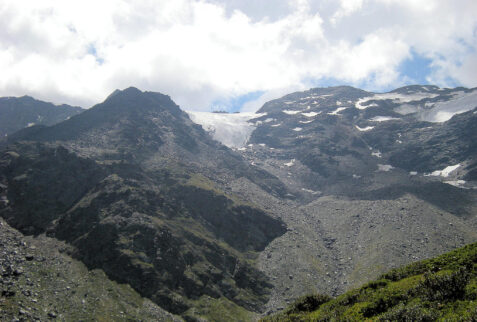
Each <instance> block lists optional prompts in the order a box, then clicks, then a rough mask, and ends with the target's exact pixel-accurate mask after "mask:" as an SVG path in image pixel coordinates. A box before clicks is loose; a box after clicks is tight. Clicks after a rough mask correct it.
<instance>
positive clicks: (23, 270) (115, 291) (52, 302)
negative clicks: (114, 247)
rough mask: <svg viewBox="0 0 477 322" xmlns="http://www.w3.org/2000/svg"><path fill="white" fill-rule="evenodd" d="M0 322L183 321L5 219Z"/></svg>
mask: <svg viewBox="0 0 477 322" xmlns="http://www.w3.org/2000/svg"><path fill="white" fill-rule="evenodd" d="M0 245H1V250H0V253H1V256H0V277H1V278H0V292H1V297H0V320H2V321H48V320H60V321H73V320H76V321H78V320H83V321H97V320H103V319H106V320H111V319H113V320H115V321H130V320H135V321H151V320H160V321H181V320H182V319H180V318H179V317H174V316H173V315H171V314H169V313H167V312H165V311H164V310H163V309H161V308H160V307H158V306H157V305H156V304H154V303H153V302H151V301H149V300H147V299H144V298H142V297H141V296H140V295H139V294H138V293H137V292H135V291H134V290H133V289H132V288H131V287H130V286H128V285H125V284H117V283H115V282H113V281H111V280H109V279H108V278H107V277H106V275H105V274H104V272H103V271H101V270H98V269H96V270H88V269H87V268H86V267H85V266H84V265H83V264H82V263H81V262H78V261H77V260H75V259H73V258H71V257H70V256H68V251H69V250H70V247H69V246H68V245H66V244H64V243H62V242H59V241H58V240H56V239H52V238H48V237H45V236H38V237H36V238H34V237H25V236H24V235H22V234H21V233H20V232H18V231H17V230H15V229H13V228H12V227H10V226H9V225H8V224H7V223H6V222H5V221H4V220H3V219H1V218H0Z"/></svg>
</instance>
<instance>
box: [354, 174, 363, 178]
mask: <svg viewBox="0 0 477 322" xmlns="http://www.w3.org/2000/svg"><path fill="white" fill-rule="evenodd" d="M359 178H361V176H358V175H357V174H353V179H359Z"/></svg>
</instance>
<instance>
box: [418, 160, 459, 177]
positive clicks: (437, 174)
mask: <svg viewBox="0 0 477 322" xmlns="http://www.w3.org/2000/svg"><path fill="white" fill-rule="evenodd" d="M458 167H460V163H459V164H456V165H450V166H448V167H446V168H444V169H442V170H436V171H434V172H432V173H429V174H425V176H433V177H444V178H447V177H448V176H449V174H451V172H452V171H455V170H456V169H457V168H458Z"/></svg>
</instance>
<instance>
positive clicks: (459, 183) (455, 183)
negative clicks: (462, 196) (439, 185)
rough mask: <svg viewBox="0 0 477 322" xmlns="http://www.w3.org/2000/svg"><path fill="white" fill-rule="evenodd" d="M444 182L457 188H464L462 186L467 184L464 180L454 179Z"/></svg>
mask: <svg viewBox="0 0 477 322" xmlns="http://www.w3.org/2000/svg"><path fill="white" fill-rule="evenodd" d="M444 183H447V184H450V185H451V186H454V187H457V188H463V187H462V186H463V185H464V184H465V181H464V180H452V181H444Z"/></svg>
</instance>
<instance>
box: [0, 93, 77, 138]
mask: <svg viewBox="0 0 477 322" xmlns="http://www.w3.org/2000/svg"><path fill="white" fill-rule="evenodd" d="M82 111H83V109H82V108H81V107H76V106H70V105H66V104H63V105H59V106H58V105H53V104H51V103H47V102H43V101H39V100H36V99H34V98H32V97H30V96H23V97H0V138H4V137H5V136H7V135H10V134H12V133H14V132H16V131H18V130H20V129H23V128H26V127H31V126H34V125H53V124H56V123H59V122H62V121H64V120H66V119H68V118H70V117H71V116H73V115H76V114H79V113H81V112H82Z"/></svg>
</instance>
